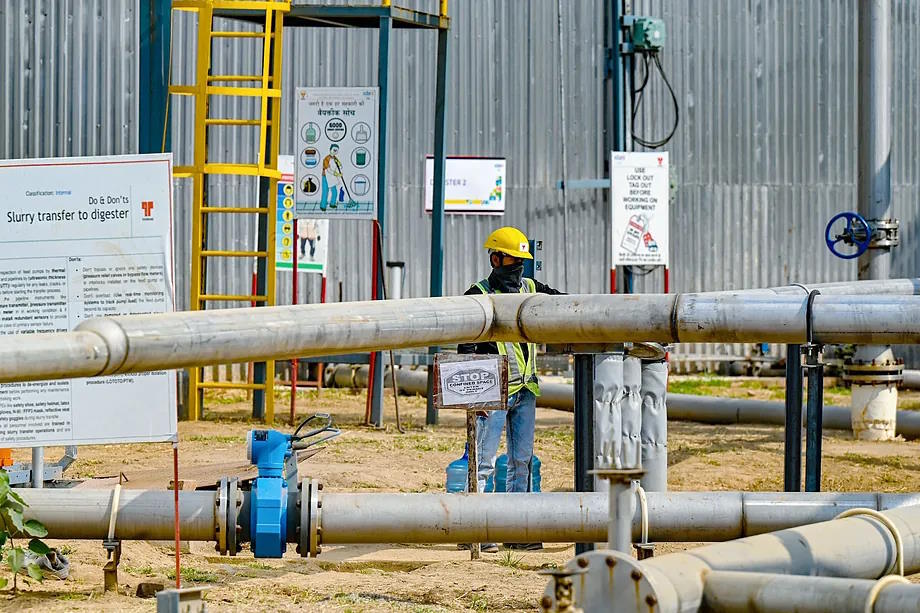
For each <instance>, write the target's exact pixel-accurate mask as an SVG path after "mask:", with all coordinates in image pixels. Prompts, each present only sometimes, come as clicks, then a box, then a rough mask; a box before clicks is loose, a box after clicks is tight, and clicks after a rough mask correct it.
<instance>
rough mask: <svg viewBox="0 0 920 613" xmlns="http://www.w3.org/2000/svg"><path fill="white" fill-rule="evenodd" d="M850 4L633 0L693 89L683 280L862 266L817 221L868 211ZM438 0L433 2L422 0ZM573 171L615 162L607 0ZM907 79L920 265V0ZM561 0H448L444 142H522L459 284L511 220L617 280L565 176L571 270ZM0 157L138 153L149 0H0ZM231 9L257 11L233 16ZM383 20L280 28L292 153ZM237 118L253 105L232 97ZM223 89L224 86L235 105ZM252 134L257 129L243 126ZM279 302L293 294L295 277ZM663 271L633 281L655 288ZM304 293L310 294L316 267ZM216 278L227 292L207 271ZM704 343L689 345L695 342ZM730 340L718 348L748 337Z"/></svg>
mask: <svg viewBox="0 0 920 613" xmlns="http://www.w3.org/2000/svg"><path fill="white" fill-rule="evenodd" d="M856 3H857V0H846V1H839V0H820V1H819V0H816V1H813V2H788V1H783V0H748V1H746V2H739V1H738V0H710V1H708V2H703V3H699V2H691V1H690V0H667V1H665V0H635V1H634V3H633V4H634V12H635V13H637V14H652V15H658V16H661V17H662V18H663V19H664V20H665V23H666V26H667V36H668V42H667V45H666V47H665V50H664V52H663V56H662V60H663V65H664V67H665V69H666V71H667V72H668V75H669V77H670V78H671V82H672V84H673V85H674V88H675V92H676V94H677V97H678V100H679V102H680V109H681V125H680V128H679V130H678V132H677V135H676V136H675V139H674V141H673V142H672V143H671V144H669V146H668V149H669V150H670V151H671V160H672V165H673V172H674V178H675V181H676V190H675V198H674V202H673V208H672V210H673V217H672V228H671V231H672V245H671V252H672V267H671V270H672V272H671V274H672V276H671V288H672V291H693V290H709V289H723V288H742V287H756V286H765V285H774V284H783V283H788V282H791V281H800V282H805V283H808V282H814V281H833V280H841V279H848V278H854V277H855V274H856V271H855V263H852V262H844V261H842V260H837V259H835V258H833V257H832V256H831V255H830V254H829V253H828V251H827V249H826V248H825V247H824V245H823V240H822V238H823V229H824V224H825V223H826V221H827V220H828V219H829V218H830V216H831V215H832V214H833V213H835V212H838V211H841V210H852V209H855V208H856V202H855V200H856V186H855V178H856V125H855V124H856V47H857V40H856V15H857V11H856V6H857V4H856ZM416 4H417V5H418V6H421V7H422V8H428V9H429V10H433V9H434V5H435V3H434V2H421V0H420V1H419V2H418V3H416ZM562 4H563V7H564V11H565V13H564V15H563V18H564V21H565V24H566V28H565V42H564V44H563V46H562V47H563V49H564V53H565V57H564V64H565V66H566V74H565V89H566V92H567V98H566V100H567V116H568V125H567V126H566V127H565V130H566V135H567V141H568V142H567V145H568V149H569V155H568V176H569V179H580V178H583V179H587V178H596V177H601V176H603V172H604V171H603V168H604V161H603V160H604V150H603V147H604V145H603V143H604V138H603V133H602V125H603V114H604V106H603V105H604V96H603V80H602V77H603V70H604V66H603V63H604V59H603V58H604V53H603V39H604V36H603V8H604V0H580V1H579V2H563V3H562ZM892 6H893V38H894V58H895V66H894V71H895V79H894V92H893V94H894V95H893V112H894V130H893V134H894V143H893V151H892V158H893V164H892V180H893V197H894V211H895V214H896V215H897V216H898V217H899V218H900V219H901V222H902V225H901V236H902V246H901V247H900V248H899V249H898V250H897V251H896V253H895V259H894V266H893V274H895V275H898V276H907V275H916V271H917V269H918V265H920V253H918V250H917V249H915V248H913V245H914V242H913V237H914V236H915V235H916V232H917V224H918V223H920V210H918V207H920V198H918V196H920V193H918V192H920V190H918V178H917V177H918V170H920V168H918V165H920V155H918V153H920V151H918V145H917V144H916V143H918V142H920V138H918V137H920V134H918V132H920V121H917V110H916V109H917V108H918V101H920V76H918V74H917V70H916V68H915V67H916V66H917V65H920V43H918V42H917V37H916V33H917V32H918V31H920V4H918V3H916V2H911V1H909V0H893V1H892ZM556 7H557V3H556V0H533V1H531V2H511V1H508V0H463V1H456V0H455V1H454V2H451V3H450V9H451V18H452V29H451V35H450V86H449V91H448V95H449V112H448V139H447V142H448V152H449V153H450V154H456V155H486V156H505V157H507V158H508V192H507V194H508V213H507V214H506V215H505V216H504V218H501V219H496V218H480V217H472V216H448V218H447V221H446V270H445V291H446V293H459V292H461V291H463V290H464V289H465V288H466V287H467V285H468V284H469V283H470V282H471V281H474V280H476V279H478V278H480V277H482V276H483V275H484V274H485V273H486V272H487V270H486V262H485V259H484V258H483V256H482V252H481V249H480V246H481V243H482V241H483V239H484V238H485V236H486V235H487V233H488V232H489V231H490V230H491V229H492V228H494V227H495V226H496V225H498V224H499V223H503V224H514V225H518V226H520V227H521V228H522V229H524V230H525V231H527V232H528V233H530V234H531V235H534V236H537V237H539V238H542V239H544V241H545V244H546V247H547V250H548V251H547V265H548V266H547V281H548V282H549V283H550V284H552V285H554V286H557V287H560V288H563V287H564V288H565V289H568V290H569V291H580V292H600V291H606V289H607V283H608V274H607V270H606V267H607V264H606V262H607V255H606V236H605V228H604V222H605V209H606V207H607V201H606V198H605V195H604V194H603V193H602V192H601V191H599V190H571V191H569V203H568V204H569V230H568V245H569V246H568V252H567V255H568V258H569V279H568V283H564V279H563V266H562V258H563V254H564V253H565V242H564V241H563V236H562V199H561V194H560V192H559V190H557V189H556V188H555V185H556V182H557V181H558V180H559V179H560V178H561V176H562V163H561V162H562V158H561V135H562V130H563V126H562V125H561V120H560V115H559V110H560V97H559V85H560V83H559V79H560V74H559V66H560V62H559V49H560V43H559V40H558V37H557V33H556V19H557V13H556ZM0 21H2V25H0V27H2V30H0V33H2V35H3V38H2V40H0V54H2V57H0V71H2V73H0V77H2V79H0V104H2V110H0V147H2V149H0V155H2V156H3V157H30V156H38V155H91V154H106V153H122V152H130V151H133V150H134V149H135V148H136V142H137V137H136V132H137V121H138V118H137V103H136V91H137V90H136V83H137V68H136V66H137V48H138V45H137V8H136V0H129V1H127V2H122V1H120V0H110V1H104V0H95V1H90V0H86V1H77V0H74V1H73V2H66V3H65V2H53V1H51V0H27V1H19V0H0ZM193 25H194V18H193V17H191V16H189V15H188V14H184V15H179V14H177V15H176V17H175V20H174V30H173V46H174V51H173V82H176V83H180V82H186V83H187V82H190V81H191V80H192V75H193V70H194V49H195V45H194V36H195V31H194V27H193ZM221 27H228V28H230V27H232V28H246V27H248V26H246V25H244V24H239V23H235V22H233V23H227V24H223V25H222V26H221ZM435 42H436V35H435V34H434V33H432V32H418V31H405V30H398V31H394V33H393V38H392V46H393V60H392V67H391V99H390V118H389V119H390V124H389V125H390V141H389V146H388V155H389V177H388V185H389V190H388V213H387V220H386V222H387V245H386V254H385V256H386V258H387V259H396V260H403V261H406V262H407V275H406V286H405V288H404V295H405V296H410V297H411V296H424V295H427V292H428V264H427V262H428V240H429V239H428V233H429V223H430V222H429V219H428V216H427V215H426V214H424V213H423V211H422V202H421V199H422V180H423V158H424V156H425V154H427V153H431V151H432V149H433V138H434V130H433V122H434V108H433V105H434V89H435ZM376 48H377V35H376V32H375V31H373V30H335V29H288V30H286V33H285V64H284V95H285V101H286V102H285V108H284V116H283V118H282V130H283V132H284V140H283V141H282V143H283V144H282V152H285V153H291V152H292V150H293V148H294V133H293V131H292V129H291V125H292V120H293V95H292V94H293V90H294V88H295V87H298V86H351V85H375V84H376V82H377V79H376V63H377V54H376ZM259 57H260V52H259V48H258V45H257V43H254V42H252V41H222V42H221V43H219V44H218V45H216V46H215V58H216V59H215V64H214V65H215V72H222V71H226V72H233V73H237V74H245V73H247V72H253V73H254V72H255V71H256V67H257V62H258V58H259ZM656 79H657V75H655V76H653V80H652V83H651V85H650V88H649V90H647V94H648V95H647V96H646V103H645V105H644V107H643V110H642V113H641V114H640V117H639V122H638V126H639V129H640V131H641V132H642V133H644V134H646V135H652V136H654V135H656V134H658V133H659V132H660V130H663V129H664V128H665V127H666V126H667V125H668V123H669V121H670V119H671V113H672V111H671V108H670V99H669V98H668V97H667V96H666V95H665V90H664V88H663V87H662V84H661V83H660V82H658V81H657V80H656ZM217 104H218V106H216V107H215V110H216V111H217V113H221V114H223V115H224V116H234V115H240V114H241V113H247V112H251V111H248V110H247V109H244V108H242V107H236V108H234V109H230V108H226V107H221V106H219V105H220V104H222V103H220V102H218V103H217ZM223 104H225V103H223ZM172 110H173V117H174V137H173V143H174V149H175V150H176V156H177V160H180V161H181V160H182V159H183V158H185V159H187V157H188V155H189V154H190V150H191V148H190V141H189V137H190V135H191V113H190V108H189V106H188V99H187V98H186V99H183V98H179V97H173V109H172ZM247 130H249V131H248V132H247ZM211 147H212V157H219V158H224V159H227V158H234V159H241V158H243V157H245V156H246V155H248V156H251V155H253V153H252V152H254V147H255V135H254V132H253V131H252V130H251V129H240V128H219V129H215V130H213V131H212V140H211ZM189 188H190V186H188V185H186V182H185V181H182V180H179V181H177V190H176V195H177V197H176V202H177V206H178V207H179V210H177V214H176V216H175V217H176V219H177V223H178V227H177V231H176V239H177V262H181V263H182V264H181V266H182V268H181V269H180V270H179V271H178V273H179V274H178V276H177V278H178V280H179V281H178V282H179V287H178V288H177V290H178V296H179V304H180V305H187V300H188V297H187V296H188V294H187V285H188V277H187V274H188V266H189V264H188V254H189V240H190V239H189V232H188V227H189V221H190V220H189V211H188V209H189V193H188V192H189ZM254 198H255V184H254V182H251V181H246V180H239V181H235V182H216V183H214V184H212V186H211V197H210V200H211V202H212V203H216V204H221V203H223V204H232V203H234V202H240V201H242V200H244V199H254ZM211 232H212V236H216V235H220V236H221V237H222V238H221V239H220V240H221V242H222V243H223V244H229V245H233V246H235V247H239V248H242V247H244V246H246V245H251V244H252V243H253V242H254V235H255V228H254V226H253V225H252V223H251V221H248V222H246V221H239V222H230V221H229V220H223V221H221V222H215V223H214V225H212V227H211ZM331 232H332V236H331V244H332V246H333V247H332V249H331V262H330V264H331V266H330V272H329V295H330V299H331V300H335V299H337V297H338V284H339V283H340V282H341V283H342V287H343V291H342V293H343V298H344V299H345V300H355V299H363V298H367V297H368V296H369V295H370V283H369V275H370V237H371V229H370V225H369V224H368V223H366V222H346V221H339V222H335V223H333V225H332V230H331ZM250 273H251V263H244V262H237V263H233V262H230V261H227V262H225V263H222V265H221V266H220V267H219V268H214V269H212V273H211V281H212V282H216V280H219V282H220V288H221V289H223V290H225V291H230V292H234V293H235V292H240V293H242V292H244V291H246V290H247V289H248V283H249V275H250ZM280 279H281V281H282V282H281V283H279V302H281V303H284V302H288V301H289V295H290V284H289V280H290V277H289V276H285V275H281V276H280ZM661 283H662V280H661V276H660V273H657V272H656V273H653V274H651V275H649V276H647V277H644V278H638V279H637V282H636V289H637V290H639V291H658V290H659V288H660V287H661ZM303 285H304V286H305V288H304V290H303V292H304V293H303V295H302V296H301V300H302V301H315V300H317V299H318V294H319V281H318V279H317V278H315V276H314V277H311V278H310V282H308V283H305V284H303ZM214 289H216V288H214ZM685 349H687V350H694V348H692V347H689V348H685ZM744 349H745V348H743V347H722V348H720V349H719V351H723V352H724V351H727V352H731V353H734V352H737V351H744Z"/></svg>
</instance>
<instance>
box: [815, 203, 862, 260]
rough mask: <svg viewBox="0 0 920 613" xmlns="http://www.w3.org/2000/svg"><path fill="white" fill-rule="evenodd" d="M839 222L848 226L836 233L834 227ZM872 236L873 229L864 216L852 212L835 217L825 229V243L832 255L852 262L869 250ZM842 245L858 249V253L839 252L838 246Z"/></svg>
mask: <svg viewBox="0 0 920 613" xmlns="http://www.w3.org/2000/svg"><path fill="white" fill-rule="evenodd" d="M838 221H844V222H846V226H845V227H844V228H843V230H842V231H841V232H838V233H834V225H835V224H837V222H838ZM838 225H839V224H838ZM872 234H873V231H872V227H871V226H870V225H869V222H868V221H866V220H865V218H863V216H862V215H860V214H859V213H854V212H852V211H846V212H844V213H838V214H837V215H834V216H833V217H832V218H831V220H830V221H829V222H827V227H826V228H825V229H824V242H825V243H827V248H828V249H830V250H831V253H833V254H834V255H836V256H837V257H838V258H842V259H844V260H852V259H853V258H858V257H859V256H861V255H862V254H864V253H865V252H866V250H867V249H868V248H869V244H870V243H871V242H872ZM840 243H843V244H845V245H850V246H853V247H856V251H855V252H854V253H845V252H843V251H839V250H838V245H839V244H840Z"/></svg>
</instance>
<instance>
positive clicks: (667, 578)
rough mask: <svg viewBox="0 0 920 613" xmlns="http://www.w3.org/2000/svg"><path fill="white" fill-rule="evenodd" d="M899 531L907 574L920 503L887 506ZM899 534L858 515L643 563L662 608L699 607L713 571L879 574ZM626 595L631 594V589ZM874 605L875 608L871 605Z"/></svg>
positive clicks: (918, 562) (887, 568) (917, 544)
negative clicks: (708, 576) (919, 504)
mask: <svg viewBox="0 0 920 613" xmlns="http://www.w3.org/2000/svg"><path fill="white" fill-rule="evenodd" d="M884 515H885V516H886V517H887V518H888V519H889V520H890V521H891V522H892V523H893V524H894V526H895V528H896V529H897V531H898V532H899V534H900V536H901V539H902V542H903V545H904V548H903V561H904V571H905V573H906V574H912V573H915V572H917V571H918V570H920V506H906V507H901V508H898V509H892V510H889V511H885V512H884ZM895 558H896V555H895V546H894V538H893V536H892V534H891V532H890V531H889V529H888V528H886V527H885V526H884V525H883V524H882V523H881V522H880V521H879V520H877V519H875V518H871V517H867V516H854V517H848V518H845V519H837V520H833V521H827V522H822V523H816V524H810V525H807V526H801V527H798V528H790V529H787V530H780V531H777V532H771V533H768V534H761V535H758V536H751V537H747V538H743V539H738V540H734V541H729V542H726V543H718V544H713V545H707V546H704V547H698V548H695V549H692V550H688V551H685V552H681V553H672V554H667V555H664V556H660V557H656V558H652V559H650V560H646V561H644V562H641V563H640V567H641V568H642V571H643V572H644V573H645V574H646V575H647V577H648V581H649V583H650V584H651V585H652V586H654V590H655V592H656V594H657V604H658V607H659V608H658V609H657V610H659V611H660V612H661V613H678V612H681V613H683V612H686V611H698V610H699V609H700V606H701V604H702V603H703V599H704V589H705V587H704V583H705V581H706V576H707V574H708V573H710V572H712V571H723V570H726V571H742V572H764V573H777V574H783V575H810V576H819V577H850V578H853V579H877V578H878V577H881V576H883V575H886V574H889V573H891V572H892V569H893V568H895V566H896V564H895V563H896V559H895ZM621 595H622V597H623V598H624V600H625V599H628V598H631V597H632V595H631V593H630V594H627V590H622V591H621ZM870 610H871V609H870Z"/></svg>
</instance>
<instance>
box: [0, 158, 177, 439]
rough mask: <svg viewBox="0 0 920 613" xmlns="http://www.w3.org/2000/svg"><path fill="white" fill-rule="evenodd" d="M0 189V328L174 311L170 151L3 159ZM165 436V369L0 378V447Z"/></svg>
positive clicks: (172, 392)
mask: <svg viewBox="0 0 920 613" xmlns="http://www.w3.org/2000/svg"><path fill="white" fill-rule="evenodd" d="M0 193H2V194H3V198H2V199H0V288H2V290H3V291H2V292H0V335H9V334H40V333H45V332H66V331H69V330H72V329H73V328H74V327H76V326H77V325H78V324H79V323H80V322H82V321H84V320H86V319H90V318H93V317H100V316H106V315H129V314H144V313H164V312H168V311H172V310H174V298H173V291H172V287H173V278H172V277H173V256H172V244H173V243H172V155H171V154H156V155H129V156H115V157H93V158H52V159H32V160H7V161H2V162H0ZM175 437H176V377H175V371H157V372H148V373H137V374H126V375H113V376H108V377H94V378H84V379H72V380H58V381H35V382H24V383H4V384H2V385H0V447H32V446H36V445H42V446H48V445H77V444H95V443H127V442H139V441H165V440H174V439H175Z"/></svg>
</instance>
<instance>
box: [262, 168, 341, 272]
mask: <svg viewBox="0 0 920 613" xmlns="http://www.w3.org/2000/svg"><path fill="white" fill-rule="evenodd" d="M278 170H280V171H281V178H280V179H279V180H278V202H277V208H276V211H275V215H276V218H275V269H276V270H279V271H288V272H290V271H291V270H293V269H294V251H295V250H296V251H297V272H312V273H319V274H321V275H324V274H326V262H327V259H328V256H327V254H328V253H329V220H328V219H305V218H304V219H297V220H295V219H294V190H295V189H296V185H297V183H296V181H295V179H294V156H292V155H279V156H278ZM295 221H296V227H295Z"/></svg>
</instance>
